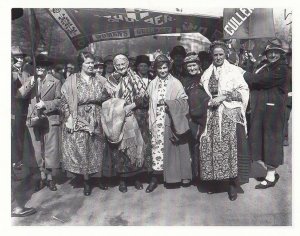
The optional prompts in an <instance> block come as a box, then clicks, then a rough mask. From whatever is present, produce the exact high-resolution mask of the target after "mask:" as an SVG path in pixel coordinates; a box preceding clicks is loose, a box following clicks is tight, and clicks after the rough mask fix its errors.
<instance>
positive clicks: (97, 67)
mask: <svg viewBox="0 0 300 236" xmlns="http://www.w3.org/2000/svg"><path fill="white" fill-rule="evenodd" d="M94 69H95V73H96V74H98V75H102V73H103V70H104V67H103V65H95V67H94Z"/></svg>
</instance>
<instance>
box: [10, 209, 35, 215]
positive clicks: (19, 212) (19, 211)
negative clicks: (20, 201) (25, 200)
mask: <svg viewBox="0 0 300 236" xmlns="http://www.w3.org/2000/svg"><path fill="white" fill-rule="evenodd" d="M34 213H36V210H35V209H34V208H32V207H30V208H27V207H24V208H19V207H16V208H15V209H13V211H12V213H11V216H12V217H25V216H30V215H33V214H34Z"/></svg>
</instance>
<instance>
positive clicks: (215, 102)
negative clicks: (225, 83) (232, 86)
mask: <svg viewBox="0 0 300 236" xmlns="http://www.w3.org/2000/svg"><path fill="white" fill-rule="evenodd" d="M225 99H226V96H224V95H221V96H218V97H215V98H213V99H212V100H211V105H212V106H219V105H220V104H221V102H223V101H224V100H225Z"/></svg>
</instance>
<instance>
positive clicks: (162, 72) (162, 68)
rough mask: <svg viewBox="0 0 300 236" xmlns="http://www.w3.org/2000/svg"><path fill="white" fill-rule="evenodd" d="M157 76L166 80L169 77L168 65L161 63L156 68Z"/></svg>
mask: <svg viewBox="0 0 300 236" xmlns="http://www.w3.org/2000/svg"><path fill="white" fill-rule="evenodd" d="M156 70H157V75H158V77H159V78H162V79H164V78H166V77H167V76H168V75H169V67H168V63H163V64H162V65H159V66H158V67H157V69H156Z"/></svg>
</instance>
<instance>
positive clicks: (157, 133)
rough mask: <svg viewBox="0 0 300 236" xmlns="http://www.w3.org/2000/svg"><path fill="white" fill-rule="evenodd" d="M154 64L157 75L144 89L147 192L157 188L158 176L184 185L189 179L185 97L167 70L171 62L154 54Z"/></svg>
mask: <svg viewBox="0 0 300 236" xmlns="http://www.w3.org/2000/svg"><path fill="white" fill-rule="evenodd" d="M154 66H155V68H156V71H157V76H156V78H155V79H154V80H152V81H151V82H150V84H149V87H148V89H147V92H148V96H149V101H150V102H149V128H150V131H151V134H152V135H151V136H152V138H151V143H152V169H153V172H152V175H151V181H150V183H149V185H148V187H147V189H146V192H147V193H150V192H152V191H153V190H154V189H155V188H156V187H157V182H158V180H157V177H158V175H161V174H163V177H164V181H165V182H166V183H180V182H182V183H183V184H184V185H188V184H189V182H190V180H191V178H192V169H191V157H190V151H189V145H188V140H187V137H188V135H187V133H188V130H189V124H188V119H187V114H188V109H189V107H188V102H187V99H188V97H187V95H186V93H185V92H184V88H183V86H182V84H181V82H180V81H179V80H178V79H176V78H174V77H173V76H172V75H171V74H170V73H169V69H170V61H169V59H168V58H167V57H166V56H165V55H159V56H157V58H156V59H155V64H154Z"/></svg>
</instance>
